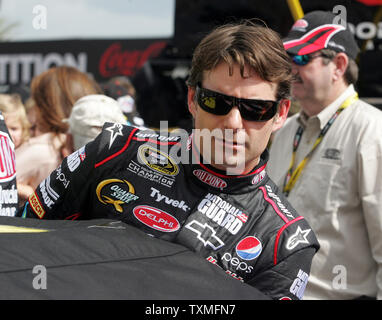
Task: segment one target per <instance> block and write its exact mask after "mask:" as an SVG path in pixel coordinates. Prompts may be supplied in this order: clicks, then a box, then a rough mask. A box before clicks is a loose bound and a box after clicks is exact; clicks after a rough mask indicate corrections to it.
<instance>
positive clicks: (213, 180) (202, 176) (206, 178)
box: [192, 169, 227, 189]
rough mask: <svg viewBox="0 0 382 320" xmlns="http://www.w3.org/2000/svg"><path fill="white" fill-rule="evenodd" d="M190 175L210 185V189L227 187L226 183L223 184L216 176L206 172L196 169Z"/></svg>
mask: <svg viewBox="0 0 382 320" xmlns="http://www.w3.org/2000/svg"><path fill="white" fill-rule="evenodd" d="M192 173H193V174H194V176H195V177H197V178H198V179H199V180H200V181H202V182H204V183H206V184H208V185H210V186H211V187H214V188H218V189H224V188H225V187H226V186H227V182H225V181H224V180H223V179H220V178H218V177H217V176H214V175H213V174H211V173H209V172H207V171H204V170H201V169H197V170H194V171H193V172H192Z"/></svg>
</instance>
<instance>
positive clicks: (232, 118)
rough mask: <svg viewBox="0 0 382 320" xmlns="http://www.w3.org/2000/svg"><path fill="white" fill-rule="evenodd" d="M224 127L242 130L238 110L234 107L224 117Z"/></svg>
mask: <svg viewBox="0 0 382 320" xmlns="http://www.w3.org/2000/svg"><path fill="white" fill-rule="evenodd" d="M224 127H225V128H226V129H242V128H243V118H242V117H241V114H240V110H239V108H238V107H236V106H234V107H233V108H232V109H231V110H230V112H229V113H228V114H226V115H225V117H224Z"/></svg>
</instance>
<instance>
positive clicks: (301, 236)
mask: <svg viewBox="0 0 382 320" xmlns="http://www.w3.org/2000/svg"><path fill="white" fill-rule="evenodd" d="M310 231H312V230H311V229H306V230H302V229H301V228H300V226H298V227H297V230H296V232H295V233H294V234H292V235H291V236H290V237H289V239H288V242H287V244H286V248H287V249H288V250H292V249H294V248H296V247H297V246H298V245H299V244H300V243H302V244H303V243H305V244H308V243H309V240H308V239H307V237H308V234H309V233H310Z"/></svg>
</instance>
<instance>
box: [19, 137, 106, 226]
mask: <svg viewBox="0 0 382 320" xmlns="http://www.w3.org/2000/svg"><path fill="white" fill-rule="evenodd" d="M100 139H101V134H100V135H99V136H98V137H97V138H96V139H95V140H93V141H92V142H90V143H88V144H87V145H86V146H83V147H81V148H80V149H78V150H76V151H75V152H73V153H72V154H70V155H69V156H68V157H66V158H65V159H64V160H63V161H62V163H61V164H60V166H59V167H58V168H56V169H55V170H54V171H53V172H52V173H51V174H50V175H49V176H48V177H47V178H46V179H45V180H43V181H42V182H41V183H40V184H39V186H38V187H37V188H36V190H35V191H34V193H33V194H32V195H31V196H29V198H28V201H27V202H26V203H25V205H24V207H22V208H20V209H19V211H18V212H17V214H16V215H17V216H19V217H23V218H39V219H76V218H79V217H81V218H87V217H86V216H84V212H85V210H84V208H85V206H86V205H89V194H90V193H89V191H90V183H91V182H90V181H91V180H92V179H91V178H92V177H94V170H95V168H94V163H95V161H96V157H97V154H98V148H99V140H100Z"/></svg>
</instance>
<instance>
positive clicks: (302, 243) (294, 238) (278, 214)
mask: <svg viewBox="0 0 382 320" xmlns="http://www.w3.org/2000/svg"><path fill="white" fill-rule="evenodd" d="M262 192H263V194H264V199H265V201H266V202H268V204H269V205H268V206H267V207H268V209H267V210H268V212H269V213H271V214H270V216H271V217H270V218H271V219H273V221H275V220H278V221H277V222H276V224H277V225H278V228H277V229H276V231H275V234H274V237H275V254H276V252H277V253H278V260H279V259H282V258H284V257H286V256H287V255H289V254H291V253H292V252H293V251H297V250H301V249H303V248H305V247H313V248H315V250H316V251H317V250H318V249H319V243H318V240H317V238H316V236H315V234H314V232H313V229H312V228H311V226H310V225H309V223H308V221H307V220H306V219H305V218H304V217H303V216H302V215H301V214H300V213H298V212H297V211H296V210H295V209H294V207H293V206H292V205H291V204H290V202H289V201H288V199H287V197H286V196H285V195H284V194H283V193H282V192H281V191H280V190H279V188H278V187H277V186H276V185H275V184H274V183H273V181H272V180H271V179H269V180H268V181H267V183H266V184H265V185H264V186H263V188H262ZM275 259H276V258H275Z"/></svg>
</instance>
